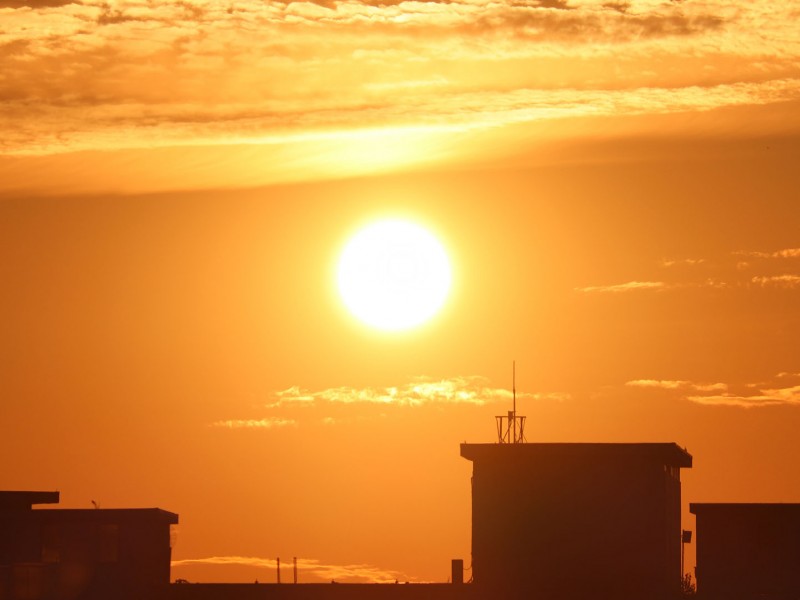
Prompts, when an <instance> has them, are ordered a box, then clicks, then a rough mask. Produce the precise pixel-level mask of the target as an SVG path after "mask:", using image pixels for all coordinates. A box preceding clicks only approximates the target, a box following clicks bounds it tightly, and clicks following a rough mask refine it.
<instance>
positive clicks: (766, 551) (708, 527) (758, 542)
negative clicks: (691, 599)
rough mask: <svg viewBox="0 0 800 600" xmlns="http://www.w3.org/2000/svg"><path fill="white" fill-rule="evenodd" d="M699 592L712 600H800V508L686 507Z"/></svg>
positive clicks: (750, 505) (696, 504) (692, 505)
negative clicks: (693, 521) (693, 527)
mask: <svg viewBox="0 0 800 600" xmlns="http://www.w3.org/2000/svg"><path fill="white" fill-rule="evenodd" d="M689 510H691V512H692V513H694V514H695V515H696V517H697V571H696V575H697V592H698V596H702V597H703V598H707V599H710V600H716V599H726V600H727V599H731V600H734V599H739V598H742V599H744V598H763V599H783V598H798V597H800V504H698V503H695V504H690V505H689Z"/></svg>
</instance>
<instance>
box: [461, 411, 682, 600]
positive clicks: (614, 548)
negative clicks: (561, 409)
mask: <svg viewBox="0 0 800 600" xmlns="http://www.w3.org/2000/svg"><path fill="white" fill-rule="evenodd" d="M511 417H513V415H512V416H511ZM461 456H463V457H464V458H466V459H468V460H470V461H472V463H473V475H472V575H473V583H474V585H475V587H476V591H478V590H479V589H483V590H486V591H487V593H489V592H490V591H491V593H492V594H494V595H495V596H494V597H500V596H504V597H510V598H513V597H521V596H526V597H533V596H535V597H537V598H543V599H565V598H592V599H597V598H601V599H602V598H608V599H611V598H613V599H615V600H618V599H631V600H642V599H653V598H664V597H668V596H670V595H673V594H677V593H678V591H679V588H680V578H681V573H680V552H681V548H680V544H681V483H680V469H682V468H689V467H691V466H692V457H691V455H689V454H688V453H687V452H686V451H685V450H683V449H681V448H680V447H679V446H678V445H676V444H673V443H664V444H570V443H563V444H543V443H499V444H462V445H461ZM487 597H490V596H487Z"/></svg>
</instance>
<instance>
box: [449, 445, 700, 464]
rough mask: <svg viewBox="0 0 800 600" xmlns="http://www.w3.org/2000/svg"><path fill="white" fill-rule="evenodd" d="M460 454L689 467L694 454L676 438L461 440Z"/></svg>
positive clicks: (481, 457) (476, 457)
mask: <svg viewBox="0 0 800 600" xmlns="http://www.w3.org/2000/svg"><path fill="white" fill-rule="evenodd" d="M461 456H463V457H464V458H466V459H467V460H471V461H475V460H479V461H484V460H490V461H495V460H504V459H515V460H520V459H522V460H524V459H526V458H529V459H531V460H562V459H566V458H587V459H595V460H596V459H601V460H624V459H631V458H637V459H641V458H645V459H648V460H652V461H653V462H657V463H660V464H663V465H667V466H670V467H680V468H690V467H691V466H692V455H691V454H689V453H688V452H687V451H686V450H685V449H684V448H681V447H680V446H678V444H676V443H674V442H667V443H621V444H616V443H554V444H546V443H534V444H528V443H525V444H467V443H464V444H461Z"/></svg>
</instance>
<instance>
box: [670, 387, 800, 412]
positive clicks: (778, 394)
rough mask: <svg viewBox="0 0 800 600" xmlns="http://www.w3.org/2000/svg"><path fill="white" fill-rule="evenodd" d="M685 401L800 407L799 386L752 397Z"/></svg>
mask: <svg viewBox="0 0 800 600" xmlns="http://www.w3.org/2000/svg"><path fill="white" fill-rule="evenodd" d="M686 399H687V400H689V401H691V402H695V403H697V404H704V405H708V406H739V407H742V408H756V407H762V406H779V405H792V406H798V405H800V385H795V386H792V387H787V388H770V389H764V390H760V393H758V394H753V395H747V396H742V395H735V394H717V395H713V396H687V398H686Z"/></svg>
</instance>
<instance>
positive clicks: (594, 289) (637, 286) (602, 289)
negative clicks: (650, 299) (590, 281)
mask: <svg viewBox="0 0 800 600" xmlns="http://www.w3.org/2000/svg"><path fill="white" fill-rule="evenodd" d="M667 287H668V286H667V284H666V283H664V282H663V281H628V282H627V283H617V284H614V285H595V286H589V287H578V288H575V290H576V291H578V292H585V293H603V294H604V293H614V294H616V293H619V292H635V291H641V290H663V289H666V288H667Z"/></svg>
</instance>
